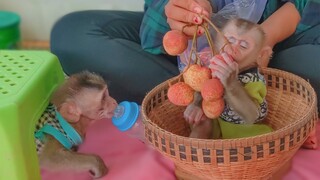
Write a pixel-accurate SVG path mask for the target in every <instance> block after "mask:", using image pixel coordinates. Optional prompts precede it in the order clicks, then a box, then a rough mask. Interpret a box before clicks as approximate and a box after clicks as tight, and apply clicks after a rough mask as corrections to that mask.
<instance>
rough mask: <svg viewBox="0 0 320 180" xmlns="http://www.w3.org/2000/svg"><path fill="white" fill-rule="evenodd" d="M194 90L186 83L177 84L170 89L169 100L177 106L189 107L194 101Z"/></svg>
mask: <svg viewBox="0 0 320 180" xmlns="http://www.w3.org/2000/svg"><path fill="white" fill-rule="evenodd" d="M193 95H194V90H193V89H192V88H191V87H190V86H189V85H188V84H186V83H184V82H177V83H175V84H173V85H171V86H170V87H169V89H168V99H169V101H170V102H172V103H173V104H175V105H178V106H187V105H189V104H191V103H192V101H193Z"/></svg>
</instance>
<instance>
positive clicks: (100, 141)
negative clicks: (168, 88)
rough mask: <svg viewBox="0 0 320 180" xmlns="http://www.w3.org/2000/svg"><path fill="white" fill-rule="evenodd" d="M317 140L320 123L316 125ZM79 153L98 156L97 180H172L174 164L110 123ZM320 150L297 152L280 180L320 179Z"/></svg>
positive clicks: (78, 178) (50, 179) (73, 176)
mask: <svg viewBox="0 0 320 180" xmlns="http://www.w3.org/2000/svg"><path fill="white" fill-rule="evenodd" d="M317 132H318V133H317V137H318V139H320V123H318V124H317ZM79 152H83V153H94V154H97V155H99V156H100V157H101V158H102V159H103V160H104V162H105V164H106V165H107V166H108V168H109V173H108V174H107V175H106V176H104V177H102V178H100V179H99V180H128V179H130V180H149V179H152V180H174V179H176V178H175V175H174V164H173V162H171V161H170V160H169V159H167V158H166V157H164V156H162V155H161V154H160V153H159V152H157V151H155V150H153V149H151V148H148V147H147V146H146V145H144V144H143V143H142V142H140V141H139V140H137V139H133V138H130V137H128V136H126V135H125V134H124V133H122V132H120V131H118V130H117V129H116V128H115V127H114V126H113V125H112V123H111V120H101V121H98V122H97V123H95V124H93V125H92V126H91V127H90V128H89V131H88V133H87V137H86V139H85V141H84V143H83V144H82V145H81V146H80V147H79ZM319 167H320V149H319V148H318V149H316V150H307V149H300V150H299V151H298V152H297V154H296V155H295V156H294V158H293V165H292V169H291V170H290V172H289V173H288V174H286V176H285V177H284V178H283V180H318V179H320V170H319ZM41 176H42V179H43V180H56V179H63V180H89V179H92V178H91V176H90V174H89V173H88V172H83V173H79V172H78V173H75V172H68V171H66V172H50V171H49V170H41Z"/></svg>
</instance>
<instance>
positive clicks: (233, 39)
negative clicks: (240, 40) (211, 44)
mask: <svg viewBox="0 0 320 180" xmlns="http://www.w3.org/2000/svg"><path fill="white" fill-rule="evenodd" d="M227 39H228V41H229V43H231V44H234V43H236V41H237V40H236V38H234V37H233V36H229V37H227Z"/></svg>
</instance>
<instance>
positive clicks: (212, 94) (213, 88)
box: [201, 78, 224, 101]
mask: <svg viewBox="0 0 320 180" xmlns="http://www.w3.org/2000/svg"><path fill="white" fill-rule="evenodd" d="M223 92H224V88H223V85H222V83H221V81H220V80H219V79H218V78H212V79H208V80H206V81H205V82H204V83H203V86H202V89H201V96H202V98H203V99H204V100H206V101H212V100H217V99H219V98H222V96H223Z"/></svg>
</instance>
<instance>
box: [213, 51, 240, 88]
mask: <svg viewBox="0 0 320 180" xmlns="http://www.w3.org/2000/svg"><path fill="white" fill-rule="evenodd" d="M209 68H210V69H211V72H212V77H217V78H219V79H220V81H221V83H222V85H223V86H224V88H225V89H228V88H233V85H234V84H235V83H237V82H238V73H239V68H238V63H236V62H235V61H233V59H232V58H231V57H230V56H229V55H228V54H227V53H221V56H220V55H216V56H214V57H213V58H212V59H210V65H209Z"/></svg>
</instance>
